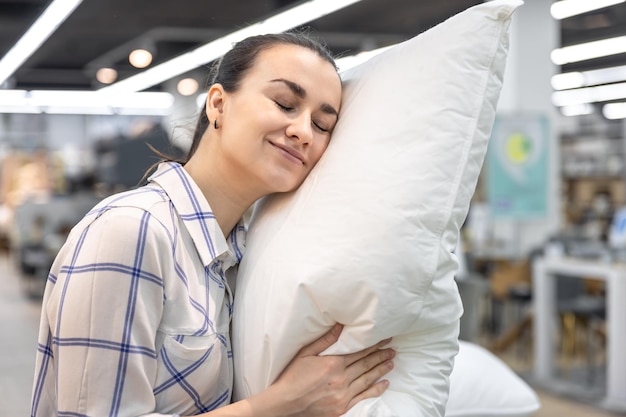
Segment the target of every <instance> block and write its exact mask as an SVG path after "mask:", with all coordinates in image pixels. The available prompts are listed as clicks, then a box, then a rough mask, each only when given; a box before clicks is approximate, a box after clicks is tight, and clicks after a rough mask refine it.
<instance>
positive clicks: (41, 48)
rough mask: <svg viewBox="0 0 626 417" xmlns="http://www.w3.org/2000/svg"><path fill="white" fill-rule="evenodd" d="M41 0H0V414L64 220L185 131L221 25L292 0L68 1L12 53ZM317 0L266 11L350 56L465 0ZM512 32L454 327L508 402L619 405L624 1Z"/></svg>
mask: <svg viewBox="0 0 626 417" xmlns="http://www.w3.org/2000/svg"><path fill="white" fill-rule="evenodd" d="M59 3H63V2H62V1H61V2H59V1H44V0H28V1H17V0H4V1H3V0H0V271H2V272H0V313H1V314H0V331H1V332H2V333H3V335H5V336H3V339H4V340H3V342H2V344H1V345H0V352H2V353H3V355H2V357H3V358H4V359H2V360H0V393H4V394H0V417H1V416H5V415H6V416H9V415H12V416H13V415H25V414H26V413H28V412H29V397H30V392H31V389H32V375H33V372H34V369H33V367H34V358H35V349H36V339H37V326H38V321H39V314H40V312H41V311H40V310H41V297H42V293H43V287H44V285H45V281H46V279H47V273H48V270H49V268H50V266H51V264H52V261H53V260H54V257H55V255H56V253H57V251H58V250H59V249H60V247H61V245H62V244H63V242H64V241H65V238H66V237H67V234H68V233H69V231H70V229H71V228H72V227H73V226H74V225H75V224H76V223H77V222H78V221H79V220H80V219H81V218H82V216H83V215H84V214H85V213H86V212H87V211H89V209H90V208H92V207H93V206H94V205H95V204H96V203H97V202H98V201H100V200H101V199H102V198H104V197H106V196H109V195H111V194H113V193H115V192H118V191H123V190H127V189H131V188H134V187H137V186H139V185H141V184H143V183H144V182H145V173H146V172H148V171H149V170H150V169H151V167H152V166H153V164H155V163H156V162H158V160H159V157H158V156H157V155H156V154H155V153H154V149H156V150H158V151H160V152H162V153H166V154H169V155H173V156H177V155H183V154H184V153H185V152H186V151H187V150H188V148H189V146H190V141H191V139H190V135H191V132H192V130H193V127H194V124H195V120H196V117H197V114H198V109H199V107H200V106H201V105H202V104H203V99H204V96H203V95H202V92H203V89H204V85H205V84H206V79H207V71H208V69H209V67H210V64H211V63H212V62H213V61H214V60H215V59H218V58H219V56H220V55H221V54H222V53H224V51H223V50H221V49H219V42H220V41H221V42H222V43H223V39H222V40H220V39H221V38H222V37H227V36H229V35H232V34H233V33H235V34H236V33H238V32H237V31H238V30H240V29H242V28H244V27H247V26H254V24H262V23H263V22H270V21H271V20H272V19H270V16H277V15H280V14H281V13H285V14H286V13H288V12H289V11H290V10H292V9H296V8H297V6H301V5H302V4H304V3H306V2H301V1H291V0H263V1H253V0H250V1H247V0H237V1H232V2H228V4H224V3H223V2H217V1H213V0H202V1H201V0H193V1H188V2H184V3H180V2H167V1H162V0H158V1H154V0H153V1H146V0H141V1H133V2H127V1H124V0H106V1H103V0H98V1H96V0H83V1H80V0H72V1H66V2H65V3H66V4H65V6H68V5H69V3H72V5H70V6H69V7H68V8H67V9H66V10H64V11H57V14H61V15H62V17H61V18H60V20H59V22H58V23H57V25H56V26H54V27H53V28H51V29H50V31H49V33H48V34H47V35H45V36H40V39H39V42H37V41H35V45H34V46H33V48H32V50H31V51H30V52H29V53H27V54H22V55H21V56H19V55H20V53H18V52H16V49H17V46H19V42H18V41H19V40H20V39H25V38H27V34H28V33H29V32H28V31H27V30H28V29H29V27H35V26H36V25H37V24H38V22H39V20H37V19H38V17H40V16H44V12H45V11H47V10H48V9H52V6H53V5H56V6H58V7H57V8H58V9H60V8H61V6H59ZM321 3H324V2H321ZM326 3H328V4H331V3H332V4H331V6H330V8H329V10H327V11H325V12H323V13H320V14H319V15H313V14H311V11H307V12H304V13H302V12H300V13H299V14H293V15H288V17H287V18H285V19H287V21H288V22H289V23H287V24H286V25H287V26H289V27H284V28H283V29H273V30H286V29H289V28H293V27H302V26H309V27H311V28H312V29H313V30H314V31H315V32H316V33H317V34H318V35H319V36H320V37H321V38H323V39H324V40H325V41H326V43H327V44H328V46H329V48H330V49H331V50H332V51H333V53H335V54H336V55H337V56H340V57H342V58H346V57H348V58H349V57H354V56H360V57H361V58H363V59H366V55H365V54H362V53H364V52H368V51H372V50H374V51H375V50H378V49H379V48H383V47H387V46H391V45H393V44H396V43H398V42H402V41H404V40H406V39H410V38H411V37H413V36H416V35H418V34H420V33H422V32H424V31H427V30H428V29H429V28H431V27H433V26H435V25H437V24H439V23H441V22H443V21H444V20H445V19H447V18H449V17H451V16H453V15H454V14H456V13H459V12H461V11H463V10H465V9H467V8H469V7H472V6H475V5H477V4H480V3H482V1H475V0H446V1H445V2H417V1H414V0H363V1H354V0H353V1H336V2H335V3H333V2H326ZM592 4H593V5H592ZM571 6H574V7H576V6H578V7H580V8H579V9H578V10H574V11H570V9H568V7H571ZM325 7H327V6H325ZM568 13H569V14H568ZM283 25H285V23H283ZM39 30H40V31H41V30H43V29H41V28H40V29H39ZM259 30H261V31H263V30H268V29H266V28H261V29H259ZM39 35H41V33H40V34H39ZM33 36H35V37H36V36H37V35H33ZM227 40H228V39H227ZM605 41H606V42H605ZM510 42H511V44H510V51H509V56H508V61H507V69H506V72H505V75H504V86H503V88H502V92H501V95H500V100H499V102H498V107H497V109H496V118H495V123H494V127H493V131H492V137H491V142H490V145H489V151H488V153H487V156H486V158H485V162H484V165H483V170H482V173H481V175H480V178H479V180H478V184H477V187H476V191H475V193H474V196H473V198H472V202H471V205H470V207H469V212H468V215H467V219H466V221H465V223H464V224H463V227H462V228H461V230H460V236H459V237H460V239H459V246H458V249H457V252H458V259H459V272H458V274H457V276H456V281H457V284H458V286H459V290H460V293H461V298H462V300H463V305H464V308H465V313H464V315H463V317H462V318H461V334H460V338H461V339H462V340H464V341H467V342H470V343H472V344H475V345H477V346H480V347H481V348H484V349H485V350H486V351H487V352H489V353H490V354H492V355H493V356H494V357H495V358H497V359H498V360H501V361H502V362H503V363H504V364H505V366H506V367H507V368H509V369H510V370H512V371H513V372H514V373H515V374H516V375H517V376H519V377H520V378H521V380H523V381H524V383H525V384H527V385H528V387H530V388H531V389H532V390H533V391H534V392H535V393H536V395H537V396H538V398H539V402H540V403H541V407H540V408H539V409H538V410H536V411H533V412H532V413H530V414H524V415H528V416H531V415H532V416H536V417H555V416H562V415H568V416H569V417H577V416H586V417H611V416H626V355H624V352H626V327H625V326H626V324H625V323H626V302H624V300H626V124H625V122H624V120H625V118H626V101H625V100H626V3H625V2H624V1H623V0H622V1H616V0H613V1H600V0H596V1H593V2H590V1H589V0H587V1H584V0H563V1H551V0H526V1H525V4H524V5H523V6H521V7H520V8H519V10H517V11H516V13H515V16H514V20H513V24H512V26H511V28H510ZM198 50H202V51H203V52H204V53H205V56H204V58H203V59H201V60H200V61H193V62H192V61H191V60H190V58H189V59H187V61H184V60H183V61H176V62H177V64H176V65H174V64H172V63H173V62H175V61H172V60H173V59H175V58H176V57H180V56H182V55H184V54H185V53H188V54H189V53H190V52H194V51H198ZM581 50H582V54H583V55H582V56H578V57H577V56H572V55H571V54H575V53H576V52H580V51H581ZM132 52H136V54H137V55H141V54H142V53H143V54H144V58H145V55H146V54H147V55H148V58H147V61H146V62H143V63H136V62H135V63H132V62H131V61H132V59H131V58H130V56H129V55H130V54H131V53H132ZM359 54H361V55H359ZM568 54H570V55H568ZM585 54H587V55H585ZM189 55H190V56H191V55H193V54H189ZM196 55H197V54H196ZM343 62H344V65H346V67H347V66H348V65H353V64H351V63H350V61H349V59H347V58H346V60H345V61H343ZM168 63H169V67H168V65H167V64H168ZM341 65H342V64H341V63H339V67H340V70H341V69H342V66H341ZM166 67H167V68H171V67H175V71H174V72H171V73H165V72H162V73H158V71H150V70H151V69H152V68H157V69H158V68H161V69H165V68H166ZM155 74H156V78H150V77H151V76H154V75H155ZM107 89H109V90H107ZM98 90H103V91H109V92H112V94H108V95H102V92H100V95H95V93H96V91H98ZM477 377H478V376H477ZM495 383H496V384H497V382H495ZM506 415H507V416H508V415H513V414H506ZM517 415H519V416H521V414H517ZM494 416H495V417H499V415H497V416H496V415H494ZM502 416H505V414H502Z"/></svg>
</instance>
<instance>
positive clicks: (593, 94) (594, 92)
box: [552, 82, 626, 107]
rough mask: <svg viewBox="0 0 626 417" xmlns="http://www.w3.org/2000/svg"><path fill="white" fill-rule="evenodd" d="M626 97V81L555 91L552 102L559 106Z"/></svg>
mask: <svg viewBox="0 0 626 417" xmlns="http://www.w3.org/2000/svg"><path fill="white" fill-rule="evenodd" d="M624 98H626V82H624V83H618V84H608V85H600V86H597V87H586V88H577V89H574V90H564V91H555V92H554V93H552V104H554V105H555V106H558V107H563V106H569V105H572V104H583V103H597V102H600V101H612V100H621V99H624Z"/></svg>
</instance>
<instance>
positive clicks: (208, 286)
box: [31, 162, 245, 417]
mask: <svg viewBox="0 0 626 417" xmlns="http://www.w3.org/2000/svg"><path fill="white" fill-rule="evenodd" d="M244 239H245V230H244V227H243V224H242V223H240V224H239V225H237V227H236V228H235V229H234V230H233V232H232V233H231V234H230V236H228V239H225V238H224V236H223V234H222V232H221V230H220V228H219V225H218V224H217V222H216V220H215V217H214V216H213V213H212V211H211V208H210V207H209V204H208V202H207V201H206V200H205V198H204V196H203V195H202V193H201V192H200V190H199V188H198V186H197V185H196V184H195V183H194V182H193V180H192V179H191V178H190V177H189V175H188V174H187V173H186V172H185V170H184V169H183V168H182V166H180V165H179V164H176V163H171V162H168V163H162V164H161V165H160V166H159V168H158V170H157V171H156V172H155V173H154V175H152V176H151V177H150V180H149V183H148V184H147V185H146V186H145V187H142V188H139V189H136V190H131V191H127V192H124V193H120V194H116V195H113V196H111V197H109V198H107V199H105V200H103V201H102V202H101V203H100V204H98V205H97V206H96V207H94V208H93V209H92V210H91V211H90V212H89V213H88V214H87V215H86V216H85V218H84V219H83V220H81V221H80V222H79V223H78V224H77V225H76V226H75V227H74V229H73V230H72V232H71V233H70V235H69V237H68V239H67V242H66V244H65V245H64V246H63V248H62V249H61V250H60V252H59V254H58V256H57V258H56V260H55V262H54V264H53V266H52V268H51V271H50V274H49V277H48V282H47V285H46V290H45V293H44V299H43V308H42V316H41V325H40V330H39V341H38V349H37V360H36V371H35V380H34V385H33V395H32V409H31V416H32V417H35V416H41V417H43V416H45V417H50V416H55V415H57V416H73V417H74V416H98V417H99V416H161V415H176V414H180V415H192V414H198V413H203V412H207V411H210V410H213V409H215V408H218V407H221V406H223V405H226V404H228V403H229V402H230V399H231V390H232V378H233V369H232V350H231V345H230V335H229V327H230V318H231V315H232V302H233V296H232V293H231V292H230V289H229V286H228V282H227V279H226V273H227V272H228V270H229V269H230V268H231V267H233V266H235V265H236V264H238V263H239V261H240V260H241V257H242V253H243V247H244Z"/></svg>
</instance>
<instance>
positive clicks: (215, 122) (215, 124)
mask: <svg viewBox="0 0 626 417" xmlns="http://www.w3.org/2000/svg"><path fill="white" fill-rule="evenodd" d="M213 127H214V128H215V130H217V119H215V120H214V121H213Z"/></svg>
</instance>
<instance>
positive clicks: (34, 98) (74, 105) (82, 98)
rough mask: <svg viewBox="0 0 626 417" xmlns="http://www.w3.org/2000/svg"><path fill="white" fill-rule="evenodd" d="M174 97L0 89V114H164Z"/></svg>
mask: <svg viewBox="0 0 626 417" xmlns="http://www.w3.org/2000/svg"><path fill="white" fill-rule="evenodd" d="M173 104H174V97H173V96H172V95H171V94H170V93H164V92H141V93H126V94H105V93H101V92H98V91H65V90H33V91H26V90H0V113H50V114H135V115H161V116H165V115H167V114H169V112H170V111H171V108H172V105H173Z"/></svg>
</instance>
